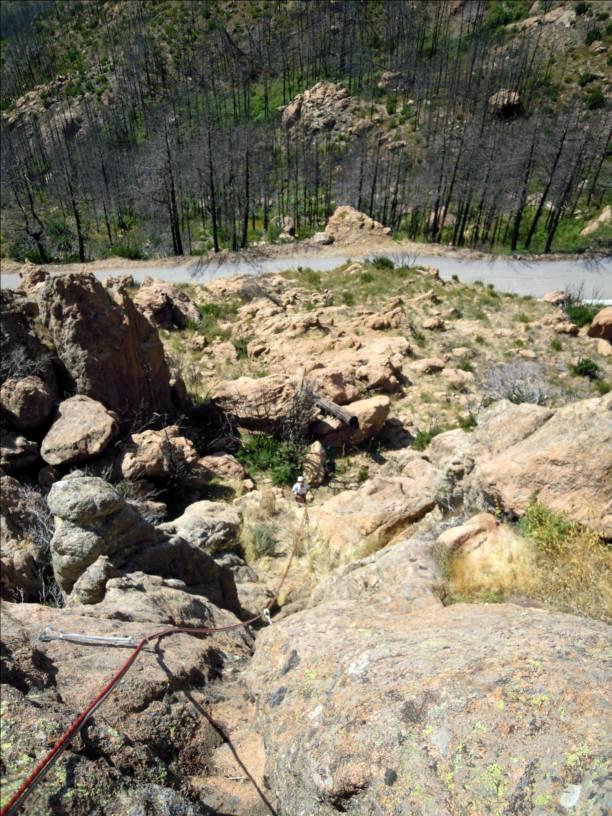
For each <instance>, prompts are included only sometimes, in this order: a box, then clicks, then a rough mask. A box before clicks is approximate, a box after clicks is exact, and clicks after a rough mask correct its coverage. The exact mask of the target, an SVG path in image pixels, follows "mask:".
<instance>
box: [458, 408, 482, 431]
mask: <svg viewBox="0 0 612 816" xmlns="http://www.w3.org/2000/svg"><path fill="white" fill-rule="evenodd" d="M457 422H458V423H459V427H460V428H461V430H463V431H473V430H474V428H475V427H476V426H477V425H478V421H477V419H476V415H475V414H473V413H472V412H471V411H470V413H469V414H466V415H465V416H460V417H458V419H457Z"/></svg>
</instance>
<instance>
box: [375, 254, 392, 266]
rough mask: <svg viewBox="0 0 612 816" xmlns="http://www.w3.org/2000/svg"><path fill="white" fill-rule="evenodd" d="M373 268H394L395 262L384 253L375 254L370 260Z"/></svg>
mask: <svg viewBox="0 0 612 816" xmlns="http://www.w3.org/2000/svg"><path fill="white" fill-rule="evenodd" d="M370 263H371V264H372V266H373V267H374V269H395V264H394V263H393V261H392V260H391V258H386V257H385V256H384V255H377V256H376V257H375V258H372V260H371V261H370Z"/></svg>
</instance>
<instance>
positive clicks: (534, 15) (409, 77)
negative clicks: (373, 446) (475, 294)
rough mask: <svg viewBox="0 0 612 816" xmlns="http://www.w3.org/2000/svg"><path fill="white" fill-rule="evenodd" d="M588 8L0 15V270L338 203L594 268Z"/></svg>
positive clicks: (216, 237)
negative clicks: (573, 255)
mask: <svg viewBox="0 0 612 816" xmlns="http://www.w3.org/2000/svg"><path fill="white" fill-rule="evenodd" d="M611 12H612V4H610V3H609V2H607V1H606V2H590V3H576V2H555V1H553V0H536V2H535V3H534V2H533V0H527V1H526V2H523V1H522V0H432V1H430V0H416V1H415V0H393V1H392V2H391V1H389V0H387V1H384V0H342V1H341V2H340V0H316V2H313V0H241V2H232V1H231V0H130V2H113V1H112V0H62V2H54V0H29V2H28V1H27V0H21V2H5V3H3V4H2V41H1V43H2V51H1V55H2V97H1V105H2V132H1V136H2V168H1V180H2V233H1V234H2V253H3V255H4V256H6V257H11V258H14V259H16V260H21V261H23V260H26V259H29V260H31V261H34V262H37V263H46V262H53V261H67V260H80V261H82V262H83V261H86V260H88V259H92V258H99V257H106V256H108V255H117V256H123V257H129V258H143V257H150V256H156V255H166V254H173V255H189V254H192V255H199V254H203V253H206V252H209V251H219V250H221V249H232V250H237V249H240V248H244V247H247V246H249V245H253V244H255V243H258V242H261V241H268V242H275V241H277V240H279V238H282V235H281V233H283V230H284V231H285V232H286V233H290V234H292V235H293V236H294V237H295V238H296V239H299V238H307V237H309V236H311V235H313V234H314V233H315V232H316V231H318V230H320V229H321V228H322V227H323V226H324V225H325V222H326V220H327V218H328V217H329V216H330V214H331V213H332V212H333V210H334V208H335V207H336V206H337V205H340V204H350V205H352V206H354V207H356V208H357V209H359V210H361V211H363V212H365V213H367V214H368V215H369V216H371V217H372V218H375V219H376V220H378V221H380V222H382V223H383V224H384V225H385V226H388V227H390V228H391V230H392V232H393V234H394V235H395V236H397V237H400V238H402V237H403V238H410V239H413V240H419V241H430V242H441V243H445V244H449V245H453V246H460V247H461V246H465V247H474V248H478V249H484V250H487V251H494V252H513V253H519V252H520V253H527V252H532V253H548V252H551V251H588V250H601V249H605V247H606V246H609V243H606V242H609V239H610V231H609V227H607V228H605V229H600V230H598V231H597V232H595V233H593V234H592V235H589V236H583V235H581V232H582V230H583V228H584V226H585V224H587V223H588V221H589V220H590V219H592V218H594V217H596V216H597V215H598V214H599V213H600V212H601V210H602V208H603V207H605V206H606V205H607V204H608V203H609V202H610V197H611V196H610V175H611V173H610V169H611V161H610V159H611V155H612V152H611V146H610V130H611V128H610V125H611V122H612V118H611V114H610V65H611V64H612V59H611V55H612V50H609V49H610V46H611V45H612V18H611V16H610V14H611Z"/></svg>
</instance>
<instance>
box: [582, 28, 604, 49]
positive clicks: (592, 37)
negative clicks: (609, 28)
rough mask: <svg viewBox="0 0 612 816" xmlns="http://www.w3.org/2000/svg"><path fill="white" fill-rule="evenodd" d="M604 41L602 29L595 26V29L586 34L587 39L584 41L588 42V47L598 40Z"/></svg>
mask: <svg viewBox="0 0 612 816" xmlns="http://www.w3.org/2000/svg"><path fill="white" fill-rule="evenodd" d="M602 39H603V36H602V33H601V29H600V28H598V27H597V26H595V27H594V28H589V30H588V31H587V33H586V37H585V38H584V41H585V42H586V44H587V45H591V44H592V43H594V42H595V41H596V40H602Z"/></svg>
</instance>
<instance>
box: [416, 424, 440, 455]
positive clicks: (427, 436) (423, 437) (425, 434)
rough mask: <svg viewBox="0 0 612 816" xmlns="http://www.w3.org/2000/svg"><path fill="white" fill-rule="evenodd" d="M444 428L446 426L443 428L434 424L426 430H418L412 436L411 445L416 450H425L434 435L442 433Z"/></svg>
mask: <svg viewBox="0 0 612 816" xmlns="http://www.w3.org/2000/svg"><path fill="white" fill-rule="evenodd" d="M445 430H446V428H444V427H443V426H442V425H434V426H433V427H431V428H430V429H429V430H428V431H419V432H418V433H417V435H416V436H415V437H414V442H413V443H412V446H413V447H414V448H416V449H417V450H425V448H426V447H427V446H428V445H429V443H430V442H431V440H432V439H433V438H434V436H438V434H441V433H444V431H445Z"/></svg>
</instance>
